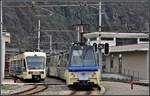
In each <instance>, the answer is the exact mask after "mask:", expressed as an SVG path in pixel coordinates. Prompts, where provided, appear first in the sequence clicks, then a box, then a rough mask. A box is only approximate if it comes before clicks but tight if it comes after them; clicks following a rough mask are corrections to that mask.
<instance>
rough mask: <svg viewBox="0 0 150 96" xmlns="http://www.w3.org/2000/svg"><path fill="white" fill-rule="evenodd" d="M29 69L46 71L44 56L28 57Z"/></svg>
mask: <svg viewBox="0 0 150 96" xmlns="http://www.w3.org/2000/svg"><path fill="white" fill-rule="evenodd" d="M27 67H28V69H44V67H45V58H44V57H42V56H41V57H39V56H38V57H36V56H28V57H27Z"/></svg>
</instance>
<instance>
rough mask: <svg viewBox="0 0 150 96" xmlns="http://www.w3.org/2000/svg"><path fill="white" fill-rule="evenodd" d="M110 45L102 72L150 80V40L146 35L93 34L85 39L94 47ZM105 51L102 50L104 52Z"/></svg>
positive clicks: (104, 57) (86, 35)
mask: <svg viewBox="0 0 150 96" xmlns="http://www.w3.org/2000/svg"><path fill="white" fill-rule="evenodd" d="M99 34H100V36H101V43H102V44H104V43H109V46H110V48H109V49H110V54H109V56H104V55H103V60H102V61H103V62H102V72H107V73H115V74H121V75H126V76H133V77H134V79H136V80H149V39H148V35H147V34H144V33H114V32H101V33H99V32H92V33H87V34H85V35H84V37H85V38H86V39H87V40H88V42H89V43H90V44H91V45H92V44H93V43H97V44H98V43H99ZM103 51H104V50H102V52H103Z"/></svg>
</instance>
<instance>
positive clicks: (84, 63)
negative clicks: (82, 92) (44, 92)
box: [48, 43, 101, 87]
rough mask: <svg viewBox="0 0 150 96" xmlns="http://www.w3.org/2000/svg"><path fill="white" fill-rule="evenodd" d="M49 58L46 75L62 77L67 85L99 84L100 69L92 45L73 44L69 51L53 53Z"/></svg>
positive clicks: (91, 85)
mask: <svg viewBox="0 0 150 96" xmlns="http://www.w3.org/2000/svg"><path fill="white" fill-rule="evenodd" d="M49 59H50V60H49V61H50V62H49V63H48V64H49V65H48V75H49V76H54V77H59V78H61V79H64V80H65V81H66V84H67V85H68V86H74V85H75V86H80V87H83V86H86V85H89V86H90V87H93V86H95V85H96V86H97V85H100V80H101V69H100V66H99V65H98V63H97V59H96V52H95V50H94V46H90V45H81V44H80V43H79V44H74V45H73V46H72V47H71V48H70V52H62V53H60V54H54V55H51V56H50V58H49Z"/></svg>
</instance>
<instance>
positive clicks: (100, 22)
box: [98, 0, 102, 66]
mask: <svg viewBox="0 0 150 96" xmlns="http://www.w3.org/2000/svg"><path fill="white" fill-rule="evenodd" d="M101 5H102V2H101V0H100V1H99V38H98V39H99V44H98V45H100V44H101V30H102V29H101V26H102V20H101V19H102V16H101V15H102V12H101ZM99 66H102V48H101V47H100V46H99Z"/></svg>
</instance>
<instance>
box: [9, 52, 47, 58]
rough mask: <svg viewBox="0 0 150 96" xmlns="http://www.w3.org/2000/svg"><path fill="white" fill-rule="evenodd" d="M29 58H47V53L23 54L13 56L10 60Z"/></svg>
mask: <svg viewBox="0 0 150 96" xmlns="http://www.w3.org/2000/svg"><path fill="white" fill-rule="evenodd" d="M27 56H44V57H46V53H44V52H23V53H21V54H18V55H15V56H13V57H12V58H10V59H18V58H25V57H27Z"/></svg>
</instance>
